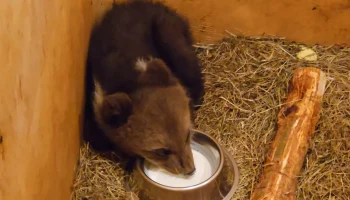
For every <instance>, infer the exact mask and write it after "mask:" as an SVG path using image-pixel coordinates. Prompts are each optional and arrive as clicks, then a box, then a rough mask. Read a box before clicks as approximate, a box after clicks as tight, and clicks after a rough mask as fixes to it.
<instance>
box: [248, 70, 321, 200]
mask: <svg viewBox="0 0 350 200" xmlns="http://www.w3.org/2000/svg"><path fill="white" fill-rule="evenodd" d="M325 87H326V76H325V74H324V73H323V72H322V71H321V70H319V69H317V68H313V67H306V68H299V69H297V70H296V72H295V74H294V77H293V80H292V82H291V85H290V91H289V94H288V97H287V100H286V105H285V106H284V107H283V108H282V109H281V110H280V112H279V113H278V122H277V125H278V127H277V133H276V136H275V139H274V141H273V143H272V145H271V149H270V150H269V153H268V155H267V158H266V163H265V167H264V171H263V172H262V175H261V178H260V181H259V183H258V184H257V185H256V186H255V190H254V192H253V194H252V196H251V200H263V199H266V200H267V199H269V200H280V199H286V200H295V199H296V189H297V188H296V187H297V183H298V176H299V173H300V170H301V168H302V165H303V163H304V159H305V155H306V153H307V150H308V148H309V145H310V141H311V139H312V137H313V135H314V130H315V126H316V123H317V121H318V119H319V116H320V112H321V105H322V98H323V94H324V91H325Z"/></svg>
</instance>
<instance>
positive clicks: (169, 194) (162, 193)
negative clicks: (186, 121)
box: [134, 130, 239, 200]
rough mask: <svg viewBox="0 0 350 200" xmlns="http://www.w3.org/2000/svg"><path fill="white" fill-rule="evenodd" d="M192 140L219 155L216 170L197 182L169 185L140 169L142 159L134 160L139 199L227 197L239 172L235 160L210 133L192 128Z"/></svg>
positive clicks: (224, 199)
mask: <svg viewBox="0 0 350 200" xmlns="http://www.w3.org/2000/svg"><path fill="white" fill-rule="evenodd" d="M192 142H193V143H197V144H199V145H210V146H211V147H214V148H215V149H216V150H217V152H218V153H219V155H220V159H219V161H218V162H219V163H218V165H216V166H217V169H216V171H215V172H214V173H213V174H212V175H211V177H210V178H209V179H207V180H205V181H203V182H201V183H199V184H196V185H193V186H188V187H169V186H165V185H162V184H159V183H157V182H155V181H153V180H152V179H150V178H149V177H148V176H147V175H146V173H145V171H144V160H143V159H140V160H138V161H137V164H136V170H135V173H134V183H135V184H136V185H137V187H138V188H139V191H140V192H139V197H140V199H142V200H148V199H154V200H229V199H231V197H232V196H233V194H234V193H235V191H236V190H237V188H238V179H239V172H238V167H237V163H236V161H235V160H234V159H233V158H232V156H231V155H230V154H229V153H228V152H227V151H226V150H225V149H223V148H222V147H221V146H220V145H219V144H218V143H217V142H216V141H215V140H214V139H213V138H212V137H210V136H209V135H206V134H205V133H202V132H200V131H198V130H194V135H193V139H192Z"/></svg>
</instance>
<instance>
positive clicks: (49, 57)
mask: <svg viewBox="0 0 350 200" xmlns="http://www.w3.org/2000/svg"><path fill="white" fill-rule="evenodd" d="M0 11H1V12H0V13H1V14H0V30H1V31H0V75H1V78H0V113H1V114H0V136H1V137H2V142H1V143H0V199H1V200H15V199H16V200H41V199H43V200H48V199H50V200H51V199H54V200H56V199H57V200H66V199H70V194H71V184H72V181H73V178H74V169H75V166H76V164H77V158H78V151H79V139H80V137H79V134H80V131H81V127H82V124H81V122H82V114H83V113H82V112H83V102H84V90H83V86H84V69H85V59H86V54H87V44H88V37H89V34H90V30H91V21H92V15H91V13H92V9H91V6H90V4H89V2H88V1H85V0H74V1H71V0H60V1H46V0H33V1H25V0H4V1H0Z"/></svg>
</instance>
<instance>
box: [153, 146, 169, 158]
mask: <svg viewBox="0 0 350 200" xmlns="http://www.w3.org/2000/svg"><path fill="white" fill-rule="evenodd" d="M153 153H155V154H156V155H157V156H159V157H168V156H169V155H170V154H171V151H170V150H169V149H164V148H161V149H156V150H153Z"/></svg>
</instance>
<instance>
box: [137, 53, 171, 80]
mask: <svg viewBox="0 0 350 200" xmlns="http://www.w3.org/2000/svg"><path fill="white" fill-rule="evenodd" d="M136 69H137V70H138V71H139V72H141V74H140V76H139V78H138V82H139V83H140V84H141V85H147V86H170V85H174V84H176V83H177V81H176V78H175V77H174V75H173V74H172V73H171V71H170V70H169V68H168V66H167V65H166V64H165V63H164V61H162V60H161V59H158V58H154V59H151V60H150V61H145V60H142V59H139V60H138V61H137V62H136Z"/></svg>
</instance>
